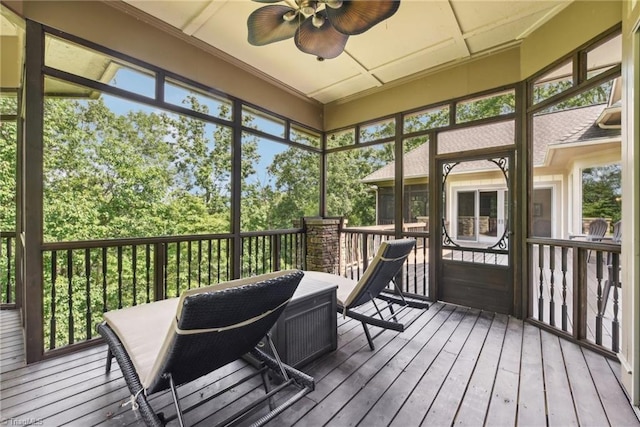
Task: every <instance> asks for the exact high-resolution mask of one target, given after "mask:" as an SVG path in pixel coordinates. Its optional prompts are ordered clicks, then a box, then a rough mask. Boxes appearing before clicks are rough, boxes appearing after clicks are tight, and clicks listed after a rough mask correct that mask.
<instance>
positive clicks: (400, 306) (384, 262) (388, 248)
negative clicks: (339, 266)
mask: <svg viewBox="0 0 640 427" xmlns="http://www.w3.org/2000/svg"><path fill="white" fill-rule="evenodd" d="M414 246H415V240H413V239H399V240H391V241H385V242H382V243H381V244H380V248H379V249H378V252H377V253H376V256H375V257H374V258H373V260H372V261H371V263H370V264H369V266H368V267H367V269H366V270H365V271H364V274H363V275H362V277H361V278H360V280H358V281H355V280H351V279H348V278H345V277H341V276H337V275H334V274H330V273H321V272H315V271H307V272H305V277H306V278H305V280H307V279H310V280H317V281H323V282H329V283H334V284H336V285H338V290H337V300H338V301H337V303H338V304H337V307H338V312H339V313H342V314H344V315H345V316H347V317H351V318H353V319H355V320H358V321H360V322H362V326H363V327H364V332H365V335H366V337H367V341H368V343H369V348H371V350H374V345H373V338H372V337H371V333H370V332H369V328H368V327H367V325H372V326H377V327H380V328H383V331H384V330H385V329H391V330H394V331H399V332H402V331H404V330H405V328H407V327H408V326H409V325H410V324H411V323H412V322H413V321H415V320H416V319H417V316H414V317H412V318H411V320H409V321H407V322H405V323H402V322H401V321H400V317H399V315H400V314H401V313H402V312H403V311H404V310H406V309H409V308H416V309H421V310H425V309H428V308H429V305H428V304H427V303H426V302H424V301H421V300H416V299H412V298H406V297H405V296H404V295H403V294H402V291H401V290H400V289H399V287H398V286H397V285H396V283H395V277H396V275H398V273H400V272H401V270H402V266H403V264H404V262H405V261H406V259H407V257H408V256H409V254H410V253H411V250H412V249H413V247H414ZM390 283H393V286H394V292H390V291H389V290H387V288H388V286H389V284H390ZM368 302H371V303H372V305H373V313H371V314H370V313H368V312H366V311H364V307H363V306H364V305H365V304H366V303H368ZM387 309H388V310H389V313H388V314H387V315H385V314H384V311H385V310H387ZM383 331H381V332H383ZM376 336H377V335H376ZM374 338H375V337H374Z"/></svg>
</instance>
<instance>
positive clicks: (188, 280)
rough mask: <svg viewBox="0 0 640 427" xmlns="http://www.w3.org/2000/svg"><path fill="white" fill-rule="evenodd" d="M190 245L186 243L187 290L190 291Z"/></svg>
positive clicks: (189, 242)
mask: <svg viewBox="0 0 640 427" xmlns="http://www.w3.org/2000/svg"><path fill="white" fill-rule="evenodd" d="M191 243H192V242H191V240H189V241H188V242H187V289H191V255H192V251H191ZM178 295H180V293H178ZM178 295H176V296H178Z"/></svg>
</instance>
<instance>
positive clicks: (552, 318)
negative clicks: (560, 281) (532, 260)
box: [549, 245, 556, 326]
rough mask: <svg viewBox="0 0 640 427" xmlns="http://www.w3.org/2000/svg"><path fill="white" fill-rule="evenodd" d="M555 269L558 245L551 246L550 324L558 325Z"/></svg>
mask: <svg viewBox="0 0 640 427" xmlns="http://www.w3.org/2000/svg"><path fill="white" fill-rule="evenodd" d="M555 269H556V247H555V246H553V245H551V246H549V272H550V275H549V281H550V284H549V324H550V325H551V326H556V302H555V300H554V293H555Z"/></svg>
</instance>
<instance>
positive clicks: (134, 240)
mask: <svg viewBox="0 0 640 427" xmlns="http://www.w3.org/2000/svg"><path fill="white" fill-rule="evenodd" d="M303 231H304V230H303V229H301V228H295V229H283V230H267V231H249V232H243V233H240V237H253V236H275V235H284V234H298V233H302V232H303ZM231 238H233V234H230V233H219V234H192V235H184V236H157V237H131V238H125V239H98V240H76V241H68V242H46V243H44V244H43V245H42V249H43V250H45V251H59V250H67V249H92V248H112V247H118V246H140V245H153V244H156V243H175V242H189V241H191V242H194V241H199V240H224V239H231Z"/></svg>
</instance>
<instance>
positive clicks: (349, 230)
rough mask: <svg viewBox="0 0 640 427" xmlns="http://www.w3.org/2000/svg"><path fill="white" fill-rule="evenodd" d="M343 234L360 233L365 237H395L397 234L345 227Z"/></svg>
mask: <svg viewBox="0 0 640 427" xmlns="http://www.w3.org/2000/svg"><path fill="white" fill-rule="evenodd" d="M342 232H343V233H359V234H365V235H375V236H394V235H395V232H394V231H393V230H371V229H367V228H358V227H348V228H347V227H345V228H343V229H342Z"/></svg>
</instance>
